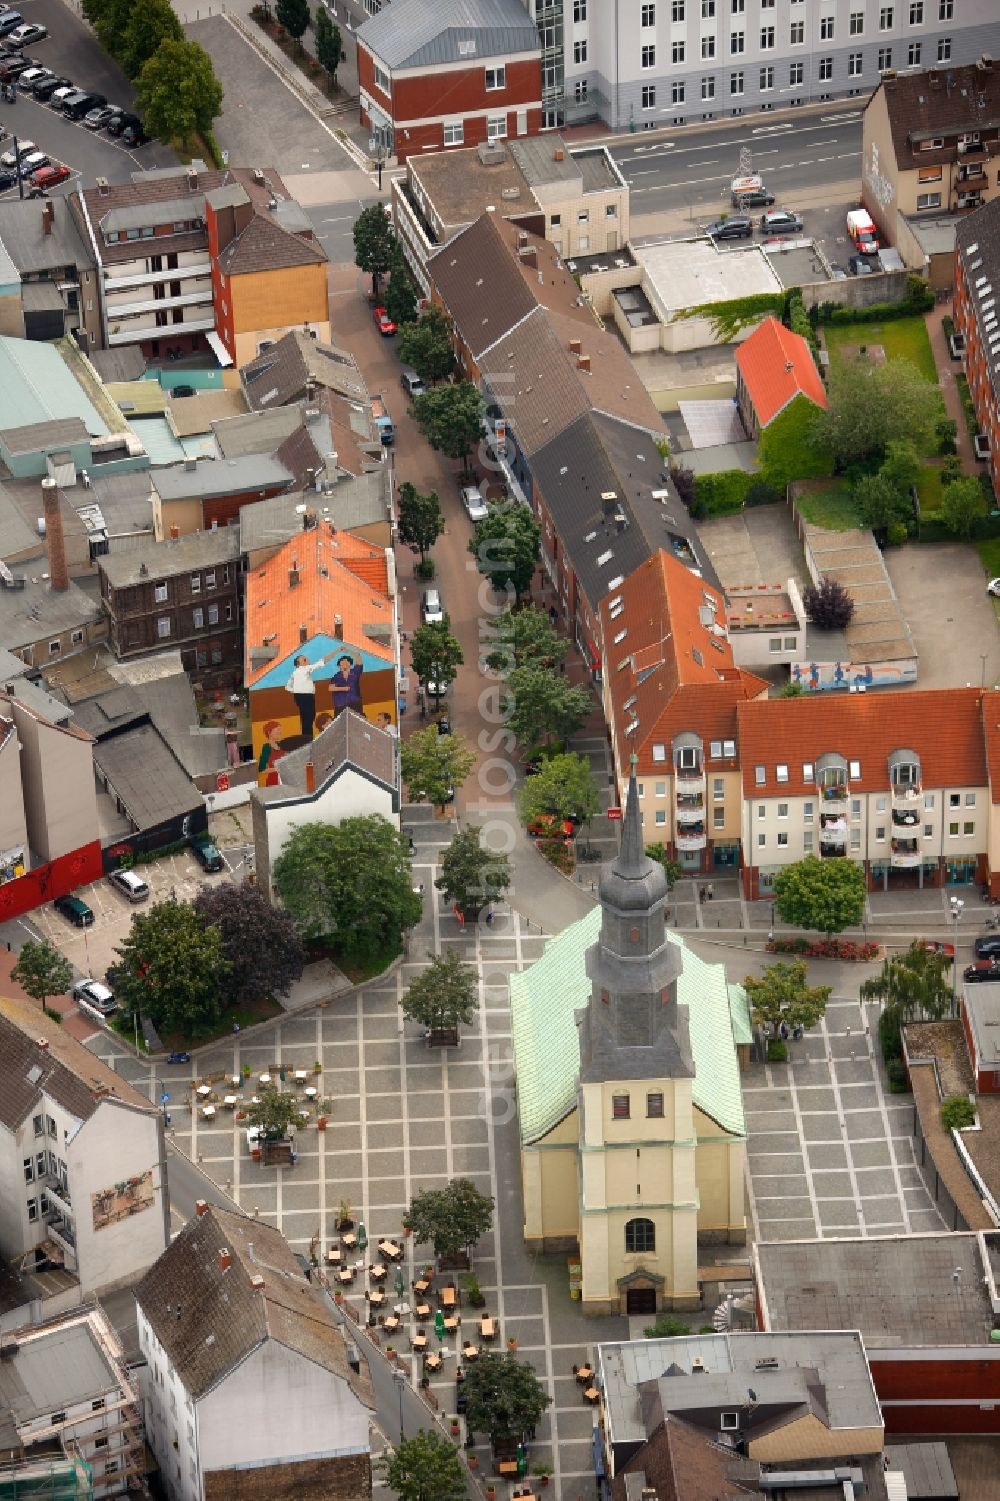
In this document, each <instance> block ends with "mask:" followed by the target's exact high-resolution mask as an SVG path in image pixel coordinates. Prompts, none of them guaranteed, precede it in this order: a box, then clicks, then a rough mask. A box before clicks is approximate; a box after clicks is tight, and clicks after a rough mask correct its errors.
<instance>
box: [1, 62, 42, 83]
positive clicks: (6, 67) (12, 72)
mask: <svg viewBox="0 0 1000 1501" xmlns="http://www.w3.org/2000/svg"><path fill="white" fill-rule="evenodd" d="M37 67H38V64H37V62H36V61H35V59H34V58H33V57H5V58H4V59H3V61H2V62H0V78H3V79H5V80H7V81H9V80H10V79H12V78H18V77H20V75H21V74H22V73H24V72H25V71H26V70H27V69H28V68H37Z"/></svg>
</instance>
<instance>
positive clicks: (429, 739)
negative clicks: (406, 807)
mask: <svg viewBox="0 0 1000 1501" xmlns="http://www.w3.org/2000/svg"><path fill="white" fill-rule="evenodd" d="M399 760H400V770H401V772H402V776H403V781H404V782H405V783H406V790H407V794H408V795H409V798H410V801H411V802H414V803H423V802H428V803H433V804H434V806H435V807H436V808H443V807H444V806H445V805H446V804H447V803H449V802H451V799H452V798H453V797H454V795H455V790H456V788H458V787H461V785H462V783H463V782H464V781H465V779H466V777H467V776H468V775H469V772H470V771H471V770H472V768H473V766H475V764H476V755H475V752H474V751H473V750H472V749H471V748H470V746H469V745H468V744H467V743H466V741H464V740H463V739H462V737H461V736H460V735H442V734H440V732H439V731H438V727H437V725H435V724H432V725H428V727H427V729H426V730H416V731H414V733H413V734H412V735H408V736H407V738H406V739H405V740H403V741H401V742H400V746H399Z"/></svg>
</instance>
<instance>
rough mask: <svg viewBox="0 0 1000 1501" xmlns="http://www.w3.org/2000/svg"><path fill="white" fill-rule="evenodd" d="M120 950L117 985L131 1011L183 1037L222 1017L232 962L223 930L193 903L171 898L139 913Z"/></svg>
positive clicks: (118, 992) (208, 1028)
mask: <svg viewBox="0 0 1000 1501" xmlns="http://www.w3.org/2000/svg"><path fill="white" fill-rule="evenodd" d="M117 953H118V955H119V957H120V959H121V963H120V964H119V965H116V966H115V968H116V969H117V970H118V977H117V979H116V981H115V990H116V992H117V995H118V999H119V1001H120V1002H121V1003H122V1005H123V1006H124V1007H125V1009H126V1010H127V1011H131V1012H133V1013H135V1014H140V1013H141V1014H142V1015H144V1016H147V1017H148V1018H149V1020H150V1021H151V1022H152V1023H153V1026H154V1027H156V1028H157V1030H158V1031H166V1032H177V1033H180V1034H181V1036H183V1037H196V1036H197V1035H198V1034H199V1033H203V1032H206V1031H208V1030H210V1029H211V1027H212V1026H213V1025H214V1024H215V1023H216V1022H217V1021H218V1020H219V1018H220V1016H221V1015H222V1011H223V1007H224V1005H225V996H226V986H227V984H228V981H229V976H230V973H231V966H230V963H229V960H228V959H227V958H226V954H225V948H224V946H223V941H222V934H221V933H220V931H219V929H218V928H216V927H212V926H210V925H206V923H205V922H204V921H203V919H202V916H201V914H200V913H199V912H196V911H195V909H194V907H193V905H192V904H191V903H190V902H178V901H175V900H173V899H171V900H170V901H166V902H157V903H156V904H155V905H154V906H152V907H150V908H149V910H148V911H147V912H141V913H136V915H135V916H134V917H133V919H132V926H131V928H130V929H129V931H128V934H127V936H126V937H125V939H124V941H123V942H122V943H121V944H120V945H119V947H118V949H117Z"/></svg>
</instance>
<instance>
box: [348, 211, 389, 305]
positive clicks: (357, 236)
mask: <svg viewBox="0 0 1000 1501" xmlns="http://www.w3.org/2000/svg"><path fill="white" fill-rule="evenodd" d="M352 233H353V235H354V264H355V265H356V266H357V268H358V270H359V271H366V272H367V273H368V275H369V276H370V277H371V279H372V296H373V297H377V296H378V284H379V282H380V281H381V279H382V277H383V276H385V275H386V273H387V272H388V270H389V268H390V266H391V265H392V257H393V253H394V251H395V249H396V236H395V235H394V234H393V232H392V225H391V224H390V223H389V217H388V215H387V214H386V211H385V209H384V208H383V207H382V204H381V203H371V204H369V205H368V207H367V208H364V209H362V210H361V212H360V214H359V215H358V217H357V218H356V219H355V221H354V229H353V231H352Z"/></svg>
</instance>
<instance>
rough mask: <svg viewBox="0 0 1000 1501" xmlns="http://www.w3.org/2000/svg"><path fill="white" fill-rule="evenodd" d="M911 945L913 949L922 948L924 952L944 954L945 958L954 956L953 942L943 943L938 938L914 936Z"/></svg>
mask: <svg viewBox="0 0 1000 1501" xmlns="http://www.w3.org/2000/svg"><path fill="white" fill-rule="evenodd" d="M913 947H914V948H915V949H923V951H924V953H925V954H944V956H945V958H946V959H954V957H955V945H954V944H953V943H945V942H943V940H942V939H940V938H915V939H914V941H913Z"/></svg>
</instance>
